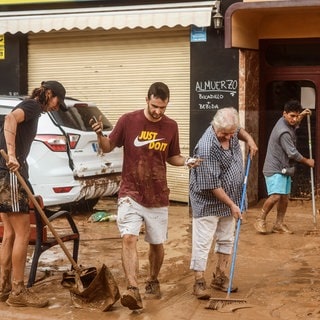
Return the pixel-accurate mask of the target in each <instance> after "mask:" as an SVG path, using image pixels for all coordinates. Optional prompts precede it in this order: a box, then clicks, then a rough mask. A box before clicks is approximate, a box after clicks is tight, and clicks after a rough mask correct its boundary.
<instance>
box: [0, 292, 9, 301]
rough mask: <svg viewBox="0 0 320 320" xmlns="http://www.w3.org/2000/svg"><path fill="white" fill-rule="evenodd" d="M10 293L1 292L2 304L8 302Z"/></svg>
mask: <svg viewBox="0 0 320 320" xmlns="http://www.w3.org/2000/svg"><path fill="white" fill-rule="evenodd" d="M10 291H11V290H9V291H0V301H1V302H5V301H7V299H8V297H9V294H10Z"/></svg>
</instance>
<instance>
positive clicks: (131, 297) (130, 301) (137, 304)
mask: <svg viewBox="0 0 320 320" xmlns="http://www.w3.org/2000/svg"><path fill="white" fill-rule="evenodd" d="M120 302H121V304H122V305H123V306H124V307H127V308H129V309H130V310H139V309H142V308H143V307H142V300H141V296H140V293H139V289H138V288H137V287H133V286H129V287H128V288H127V290H126V291H125V292H124V294H123V295H122V297H121V300H120Z"/></svg>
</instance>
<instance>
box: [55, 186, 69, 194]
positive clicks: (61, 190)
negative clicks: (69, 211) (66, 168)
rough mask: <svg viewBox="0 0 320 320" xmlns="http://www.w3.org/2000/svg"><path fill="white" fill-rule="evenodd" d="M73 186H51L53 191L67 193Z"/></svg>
mask: <svg viewBox="0 0 320 320" xmlns="http://www.w3.org/2000/svg"><path fill="white" fill-rule="evenodd" d="M72 188H73V187H55V188H53V191H54V193H68V192H70V191H71V190H72Z"/></svg>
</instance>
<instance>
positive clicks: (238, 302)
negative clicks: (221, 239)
mask: <svg viewBox="0 0 320 320" xmlns="http://www.w3.org/2000/svg"><path fill="white" fill-rule="evenodd" d="M250 164H251V159H250V153H248V158H247V166H246V172H245V177H244V181H243V187H242V195H241V203H240V211H241V214H242V212H243V210H244V203H245V199H246V191H247V180H248V175H249V169H250ZM240 226H241V219H238V221H237V228H236V236H235V241H234V246H233V255H232V262H231V267H230V279H229V285H228V290H227V296H226V298H225V299H221V298H210V299H209V302H208V304H207V306H206V309H213V310H219V311H220V312H223V311H222V309H223V308H225V307H227V306H229V309H228V308H227V309H228V310H227V311H225V312H229V311H234V310H236V309H241V308H248V307H251V306H249V305H245V304H246V302H247V301H246V300H245V299H231V298H230V293H231V290H232V281H233V275H234V267H235V262H236V256H237V249H238V242H239V234H240ZM231 305H232V306H231Z"/></svg>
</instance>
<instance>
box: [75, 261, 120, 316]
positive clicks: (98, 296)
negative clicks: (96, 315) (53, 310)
mask: <svg viewBox="0 0 320 320" xmlns="http://www.w3.org/2000/svg"><path fill="white" fill-rule="evenodd" d="M89 269H91V270H89ZM89 269H88V272H87V273H86V274H81V275H80V279H77V278H78V277H77V275H76V277H75V284H74V285H73V286H70V288H69V290H70V295H71V300H72V302H73V304H74V306H75V307H77V308H90V309H98V310H101V311H109V310H110V309H111V308H112V306H113V304H114V303H115V302H116V301H118V300H119V299H120V292H119V288H118V285H117V283H116V281H115V279H114V277H113V275H112V273H111V272H110V270H109V269H108V267H107V266H106V265H105V264H103V265H102V267H101V269H100V270H99V271H98V272H96V273H95V272H94V270H93V269H92V268H89Z"/></svg>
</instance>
